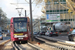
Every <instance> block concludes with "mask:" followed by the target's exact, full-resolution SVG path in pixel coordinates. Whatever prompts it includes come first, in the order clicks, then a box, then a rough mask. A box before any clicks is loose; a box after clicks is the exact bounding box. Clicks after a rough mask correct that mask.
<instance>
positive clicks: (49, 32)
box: [45, 31, 58, 36]
mask: <svg viewBox="0 0 75 50" xmlns="http://www.w3.org/2000/svg"><path fill="white" fill-rule="evenodd" d="M45 35H47V36H53V35H56V36H58V32H55V31H47V32H46V33H45Z"/></svg>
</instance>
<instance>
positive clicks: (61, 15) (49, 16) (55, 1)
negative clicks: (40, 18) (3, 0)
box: [42, 0, 75, 27]
mask: <svg viewBox="0 0 75 50" xmlns="http://www.w3.org/2000/svg"><path fill="white" fill-rule="evenodd" d="M68 7H69V5H68V4H67V2H66V0H45V6H44V7H43V10H42V12H43V13H44V14H46V16H45V17H44V18H45V20H44V22H42V23H44V24H43V25H45V26H48V27H52V25H53V23H57V22H65V23H66V24H67V25H68V26H73V25H74V22H75V15H73V12H72V11H71V10H70V9H69V8H68ZM74 26H75V25H74Z"/></svg>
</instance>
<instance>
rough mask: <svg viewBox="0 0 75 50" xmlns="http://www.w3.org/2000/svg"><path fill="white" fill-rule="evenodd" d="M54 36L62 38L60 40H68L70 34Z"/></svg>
mask: <svg viewBox="0 0 75 50" xmlns="http://www.w3.org/2000/svg"><path fill="white" fill-rule="evenodd" d="M52 38H56V39H60V40H67V41H68V36H53V37H52Z"/></svg>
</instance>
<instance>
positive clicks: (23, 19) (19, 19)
mask: <svg viewBox="0 0 75 50" xmlns="http://www.w3.org/2000/svg"><path fill="white" fill-rule="evenodd" d="M13 21H14V22H17V21H25V22H27V18H14V20H13Z"/></svg>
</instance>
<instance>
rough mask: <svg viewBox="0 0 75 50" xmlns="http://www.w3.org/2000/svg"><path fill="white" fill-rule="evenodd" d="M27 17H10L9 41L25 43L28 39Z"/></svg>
mask: <svg viewBox="0 0 75 50" xmlns="http://www.w3.org/2000/svg"><path fill="white" fill-rule="evenodd" d="M29 32H30V29H29V17H12V18H11V20H10V33H11V41H14V42H17V43H25V42H27V41H28V40H29V39H30V33H29Z"/></svg>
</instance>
